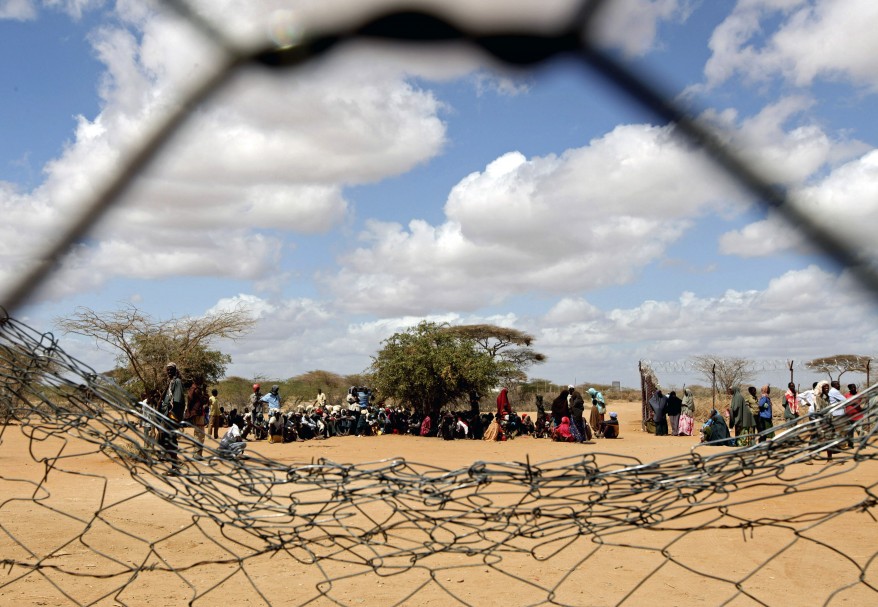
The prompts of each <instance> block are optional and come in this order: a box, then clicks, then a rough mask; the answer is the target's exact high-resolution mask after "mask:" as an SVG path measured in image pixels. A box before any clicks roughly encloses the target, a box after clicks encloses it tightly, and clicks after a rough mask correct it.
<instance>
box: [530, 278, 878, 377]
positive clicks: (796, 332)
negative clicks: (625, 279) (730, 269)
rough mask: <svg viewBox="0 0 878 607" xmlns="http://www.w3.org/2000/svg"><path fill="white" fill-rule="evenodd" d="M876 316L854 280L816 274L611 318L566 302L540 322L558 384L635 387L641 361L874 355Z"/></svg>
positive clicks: (684, 298)
mask: <svg viewBox="0 0 878 607" xmlns="http://www.w3.org/2000/svg"><path fill="white" fill-rule="evenodd" d="M742 286H744V285H742ZM875 316H876V314H875V310H874V306H873V305H872V304H871V302H870V301H869V300H868V298H866V297H864V296H863V295H862V293H861V292H860V291H859V290H858V289H857V287H856V282H855V280H853V279H852V278H851V277H850V276H849V275H847V274H842V275H841V276H837V275H835V274H832V273H829V272H826V271H824V270H821V269H819V268H817V267H816V266H811V267H808V268H806V269H804V270H797V271H790V272H787V273H785V274H783V275H781V276H779V277H777V278H775V279H773V280H771V281H770V282H769V284H768V285H767V287H766V288H765V289H764V290H757V289H746V288H745V289H744V290H741V289H740V288H739V289H729V290H728V291H726V292H725V293H723V294H722V295H720V296H717V297H698V296H696V295H695V294H694V293H689V292H687V293H683V294H681V296H680V297H679V299H677V300H669V301H645V302H643V303H642V304H640V305H638V306H635V307H633V308H617V309H610V310H605V311H600V310H598V309H597V308H595V307H594V306H593V305H592V304H590V303H588V302H587V301H585V300H582V299H572V300H562V301H561V302H559V303H558V304H557V305H556V306H555V308H553V309H552V310H551V311H550V312H549V313H548V314H546V315H545V316H544V317H543V318H541V319H537V320H535V321H534V322H535V323H536V324H537V325H538V329H537V330H536V331H534V332H535V334H536V336H537V339H536V344H537V346H538V347H539V349H540V350H541V351H543V352H545V353H546V354H547V355H548V356H549V363H547V368H548V369H550V370H551V371H552V372H553V373H554V374H552V375H550V376H552V377H562V376H563V375H565V374H566V375H568V376H571V377H572V376H573V375H577V376H578V377H580V378H590V379H591V380H592V381H599V380H602V381H605V382H609V381H610V380H611V379H617V378H620V377H621V378H622V379H625V380H626V381H628V382H629V385H634V384H633V381H632V380H633V379H634V378H636V364H637V361H638V360H650V359H651V360H666V361H682V360H686V359H688V358H689V357H691V356H694V355H698V354H704V353H718V354H720V355H731V356H742V357H744V358H748V359H750V360H754V361H758V360H789V359H795V360H800V361H801V360H809V359H811V358H816V357H818V356H824V355H826V354H827V353H831V352H830V351H832V352H835V351H836V350H838V348H837V346H838V345H839V344H856V350H857V352H862V353H871V352H873V351H875V350H876V348H878V330H876V329H875V328H874V327H875V326H876V325H875ZM842 349H843V348H842ZM670 379H671V380H674V379H677V380H678V381H680V383H683V382H685V381H686V378H670ZM689 381H692V378H689ZM702 381H703V380H702Z"/></svg>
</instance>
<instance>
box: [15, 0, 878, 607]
mask: <svg viewBox="0 0 878 607" xmlns="http://www.w3.org/2000/svg"><path fill="white" fill-rule="evenodd" d="M604 4H606V3H604V2H584V3H583V4H582V8H581V10H580V11H579V12H578V14H577V15H576V16H575V17H574V18H573V19H572V20H571V21H570V22H569V23H568V24H567V25H566V26H565V27H564V28H562V29H561V30H560V31H556V32H549V33H546V32H542V31H541V32H534V31H526V30H519V31H496V30H486V29H483V28H474V27H470V26H469V25H468V24H466V23H458V22H454V21H453V20H450V19H448V18H445V17H443V16H440V15H435V14H429V13H425V12H416V11H406V10H402V11H396V12H388V13H384V14H381V15H376V16H371V17H368V18H366V19H364V20H363V21H361V22H360V23H359V24H356V25H353V26H348V27H344V28H342V29H339V30H338V31H324V32H322V33H310V34H306V35H305V36H304V37H303V38H301V39H300V40H299V41H297V43H296V44H293V45H289V46H284V47H268V48H260V49H255V50H254V49H240V48H236V47H233V46H231V45H224V46H223V51H224V55H225V61H224V62H222V65H221V66H220V68H219V69H218V70H217V72H216V73H214V74H213V75H209V76H208V77H206V78H205V80H204V82H203V84H202V85H201V86H200V87H199V88H198V90H196V91H195V92H193V93H192V95H191V98H190V99H188V100H187V102H186V103H183V104H181V106H180V107H181V108H182V109H180V110H179V111H176V112H173V113H170V114H168V116H167V117H166V119H165V120H164V122H163V123H162V125H161V126H160V127H159V128H158V129H157V130H156V132H154V133H153V134H152V135H151V136H150V138H149V139H148V140H146V141H144V142H143V144H142V146H141V147H140V150H139V152H138V153H137V154H136V155H135V156H134V157H133V158H132V159H131V160H130V161H129V162H128V163H127V164H126V166H125V167H124V168H123V169H122V170H121V171H120V172H119V174H118V175H116V177H115V178H114V179H113V180H112V181H111V182H109V183H107V184H106V187H105V188H104V189H103V191H102V192H101V193H100V194H99V195H97V196H96V197H95V199H94V201H93V204H91V205H90V206H89V209H88V210H87V211H86V212H85V213H84V214H83V215H82V216H81V217H79V218H77V220H76V221H74V222H72V223H71V225H70V226H69V229H68V230H67V231H66V232H65V233H64V234H62V235H61V236H60V237H59V238H58V240H57V241H56V242H55V243H53V245H52V247H51V248H50V250H48V251H47V252H46V254H45V255H44V256H43V257H42V259H44V262H42V263H40V264H37V265H35V266H34V268H33V269H32V271H30V272H29V273H27V274H26V275H24V276H22V278H21V280H20V281H18V283H17V284H16V285H15V286H14V288H13V289H11V291H10V293H8V294H7V295H6V296H4V299H3V303H4V305H5V306H6V308H7V310H8V311H9V313H10V314H11V315H13V316H14V315H15V313H16V311H17V310H18V309H19V308H20V307H21V306H22V305H23V304H24V303H25V302H26V301H27V300H28V298H29V297H30V296H31V295H32V294H33V293H34V292H35V290H36V289H37V288H38V287H39V285H40V284H42V283H43V282H44V281H46V280H48V279H49V278H50V276H51V273H52V271H53V269H54V267H55V264H56V262H57V260H58V259H60V258H61V257H62V256H63V255H64V254H65V253H66V252H67V251H68V249H70V248H71V246H72V245H73V244H74V243H76V242H78V241H79V240H80V239H81V238H82V237H83V236H84V235H85V234H86V233H87V231H88V230H89V229H90V228H91V226H93V225H94V224H95V222H96V221H97V220H98V219H99V218H100V217H101V216H102V215H103V214H104V213H105V212H106V211H107V210H108V209H110V208H111V207H112V206H113V205H115V204H116V202H117V201H118V200H119V199H120V198H121V197H122V196H123V195H124V193H125V191H126V189H127V187H128V186H129V184H130V183H131V181H132V180H133V178H134V177H135V176H136V175H138V174H139V173H140V172H142V171H143V169H144V168H145V167H146V166H147V165H148V164H149V163H150V162H151V161H152V159H154V158H155V157H156V155H158V154H159V153H160V152H161V150H162V147H163V145H164V143H165V142H166V140H167V139H168V138H169V136H170V135H171V134H172V133H173V132H174V131H175V129H177V128H178V127H179V126H180V125H181V124H182V123H183V122H184V121H185V120H186V118H187V117H188V112H189V111H190V108H192V107H195V106H196V104H197V103H198V102H201V101H203V100H204V99H206V98H207V97H209V96H210V95H211V94H213V93H214V92H215V91H216V90H218V89H219V88H220V87H221V85H222V84H223V83H224V82H226V81H228V80H229V78H230V77H231V76H232V75H234V74H235V73H236V71H237V70H238V69H240V68H241V67H242V66H245V65H253V64H259V65H262V66H265V67H268V68H271V69H277V70H288V69H295V68H297V67H300V66H303V65H307V64H309V63H310V62H311V61H312V60H313V59H315V58H318V57H320V56H323V55H325V54H326V53H329V52H332V50H333V49H335V48H337V47H338V46H340V45H343V44H345V43H346V42H348V41H352V40H358V39H364V38H367V39H376V40H393V41H397V42H405V43H412V44H418V43H423V42H427V43H431V42H448V43H461V44H467V45H470V46H472V47H475V48H477V49H479V50H481V51H482V52H485V53H487V54H489V55H490V56H492V57H494V58H495V59H497V60H499V61H502V62H505V63H507V64H510V65H516V66H532V65H538V64H540V63H542V62H544V61H546V60H548V59H551V58H555V57H558V56H561V55H566V56H568V57H573V58H574V59H577V60H579V61H581V62H582V64H583V66H584V67H586V68H588V69H591V70H593V71H595V72H596V73H598V74H600V75H602V76H604V77H605V78H606V80H607V82H608V84H609V85H611V86H615V87H617V88H619V89H620V90H622V91H624V92H625V93H627V94H628V95H629V96H630V97H631V98H632V99H633V100H635V101H637V102H638V103H640V104H641V105H642V106H644V107H645V108H647V109H649V110H650V111H652V112H653V113H654V114H655V115H656V116H657V117H658V118H659V119H661V120H662V121H664V122H668V123H672V124H675V125H676V126H677V132H678V133H679V134H680V135H681V136H683V137H687V138H688V139H689V140H690V141H692V142H694V143H696V144H697V145H699V146H701V147H702V149H703V150H704V152H705V154H707V155H709V156H710V157H711V158H713V160H714V161H716V162H717V163H718V164H719V165H720V166H721V167H723V168H724V169H725V170H726V171H727V172H728V173H729V174H730V175H731V176H732V177H733V178H734V179H735V180H736V181H737V182H738V183H739V184H741V185H742V186H743V187H745V188H746V189H748V190H749V191H750V192H751V193H752V194H753V195H754V197H755V198H756V199H757V200H759V201H760V202H761V203H762V204H764V205H766V207H769V208H771V209H773V210H776V211H777V212H778V213H779V214H781V215H783V216H785V217H787V218H788V219H789V220H790V221H791V222H792V223H793V224H794V225H795V226H796V227H797V229H799V230H800V231H802V232H803V233H804V235H805V236H806V237H807V238H808V240H809V242H811V243H812V244H814V245H815V246H817V247H819V248H820V249H822V250H823V252H824V253H825V254H826V255H828V256H830V257H832V258H833V259H835V260H837V261H838V262H839V263H841V264H842V265H844V266H845V267H847V268H850V269H851V270H852V271H853V272H854V273H855V274H856V275H857V276H858V277H859V279H860V281H861V283H862V284H863V286H864V287H865V288H867V289H871V290H872V291H873V292H875V293H878V279H876V275H875V272H874V269H873V268H871V267H870V266H869V265H868V264H867V263H864V262H863V261H862V259H861V258H860V256H859V254H858V252H857V251H855V250H853V249H852V247H851V246H850V245H849V244H848V243H846V242H843V241H841V240H840V239H837V238H835V237H834V236H833V235H832V234H831V233H829V232H826V231H824V230H820V229H818V228H817V227H816V226H815V225H814V223H813V222H812V221H811V220H810V219H809V218H808V217H807V216H803V215H801V214H800V213H799V212H798V211H797V210H796V207H795V206H794V205H792V204H790V200H789V198H788V195H787V193H786V192H784V191H782V190H781V189H779V188H776V187H774V186H772V185H771V184H770V182H769V181H767V180H766V179H764V178H763V177H761V176H760V174H759V172H758V171H756V170H754V169H753V168H752V167H750V166H748V165H747V164H746V163H745V162H743V161H742V160H741V159H740V157H739V156H738V155H737V154H736V153H735V152H734V151H732V150H730V149H728V148H727V147H726V146H725V145H723V143H722V142H721V140H720V138H719V137H717V136H715V135H714V134H713V133H712V132H711V131H709V130H708V129H707V128H706V127H704V126H703V125H701V124H700V123H699V122H697V121H696V120H695V119H694V115H695V114H694V113H692V112H690V111H686V110H684V109H683V108H681V107H679V106H677V105H676V104H675V103H674V102H673V101H671V99H670V97H669V96H668V95H667V94H665V92H664V91H663V90H662V87H661V86H660V85H659V84H657V81H658V80H659V79H658V78H657V77H655V76H654V75H644V74H638V73H637V72H636V70H635V69H634V68H632V67H630V66H626V65H624V64H622V63H620V62H619V61H617V60H616V59H615V58H614V56H612V55H610V54H608V53H605V52H602V51H601V50H600V49H599V48H597V47H596V46H595V45H594V44H592V37H591V35H590V28H591V27H592V23H593V19H594V15H595V14H596V13H597V12H599V11H600V10H601V8H602V6H603V5H604ZM168 5H169V6H172V7H174V8H175V9H177V10H178V11H179V12H181V13H182V14H184V15H186V16H187V17H188V18H190V19H191V20H192V21H193V23H195V24H197V25H198V26H199V27H201V28H202V29H204V30H205V31H207V32H208V33H210V34H211V38H212V39H213V40H216V41H222V40H223V37H222V36H221V35H214V34H217V32H216V30H215V28H214V27H213V26H212V25H211V24H209V23H207V22H205V21H204V20H203V19H201V18H200V17H197V16H196V15H195V13H194V12H192V11H189V10H188V9H187V7H186V5H185V4H183V3H179V2H168ZM217 43H218V44H222V43H221V42H217ZM0 371H2V374H3V380H4V381H3V387H2V393H0V398H2V400H0V411H2V414H3V415H5V416H6V420H7V423H6V424H5V425H3V426H2V427H0V441H2V442H0V463H2V467H0V487H2V491H0V557H2V561H0V562H2V565H3V571H4V576H3V577H2V578H0V597H2V601H3V602H4V603H7V602H8V603H9V604H61V603H64V602H68V603H70V604H76V605H91V604H107V605H109V604H126V605H139V604H147V603H150V604H180V603H184V602H187V601H188V602H190V603H192V604H205V605H206V604H212V603H215V602H218V601H222V602H226V603H239V604H290V605H310V604H314V605H330V604H332V605H357V604H381V605H403V604H408V605H423V604H439V603H440V602H441V603H442V604H447V603H448V602H449V601H450V602H451V603H457V604H464V605H481V604H493V603H494V602H498V601H499V600H503V601H504V602H511V603H514V604H521V605H550V604H551V605H559V604H560V605H583V604H630V605H638V604H644V603H651V604H656V605H661V604H678V603H682V602H696V601H699V602H703V603H707V604H729V605H732V604H734V605H747V604H759V605H770V604H840V603H847V604H856V605H865V604H872V603H875V602H876V600H878V564H876V557H878V550H876V545H878V544H876V542H875V541H874V540H875V536H876V534H875V531H874V530H875V524H876V523H875V520H874V513H875V509H876V494H875V490H876V483H878V474H876V471H878V468H876V464H875V461H874V460H875V454H876V450H875V446H876V443H875V435H874V429H875V423H874V422H875V417H876V410H878V409H876V406H878V405H876V398H875V397H876V394H878V392H876V390H874V389H873V390H869V391H866V392H864V393H863V394H861V395H860V396H859V397H858V399H857V401H856V402H857V403H858V404H859V405H860V408H859V409H858V410H857V411H858V412H857V413H856V414H849V413H847V412H844V411H843V412H842V413H843V414H842V415H835V414H834V411H831V410H825V411H822V412H820V414H818V415H815V416H813V417H812V418H808V419H804V420H801V421H799V422H796V423H790V424H789V425H787V426H782V427H778V428H775V429H774V432H775V433H776V434H775V437H774V438H773V439H771V440H767V441H764V442H761V443H758V444H755V445H753V446H751V447H748V448H744V449H730V448H721V447H713V446H704V447H700V448H698V449H696V450H694V451H693V452H692V453H691V454H688V455H684V456H677V457H671V458H667V459H659V460H658V461H653V462H642V461H639V460H637V459H634V458H630V457H625V456H621V455H617V454H607V453H596V452H588V453H585V454H580V455H576V456H572V457H569V458H564V459H559V460H553V461H545V462H513V463H501V462H476V463H473V464H472V465H470V466H467V467H463V468H459V469H443V468H440V467H436V466H433V465H429V464H423V463H413V462H408V461H404V460H402V459H393V460H388V461H380V462H374V463H371V464H359V465H356V466H353V465H342V464H337V463H333V462H331V461H328V460H324V459H321V460H317V461H314V462H313V463H311V464H308V465H289V464H283V463H280V462H277V461H273V460H271V459H267V458H262V457H258V456H255V457H248V458H246V459H239V458H235V457H232V456H231V454H230V453H229V452H228V451H225V450H220V449H219V448H212V447H210V446H207V445H205V446H204V450H205V453H206V455H207V458H206V459H205V460H198V459H195V458H194V457H192V456H191V455H190V454H191V453H192V452H191V451H190V450H189V448H190V447H192V446H194V445H193V438H192V437H191V436H188V435H186V434H185V433H183V432H182V431H181V430H180V428H179V427H178V426H177V425H176V424H175V423H174V422H172V421H171V420H169V419H167V418H164V417H162V416H160V415H159V416H151V415H148V412H144V411H143V409H142V408H141V407H140V406H139V405H138V404H137V403H136V402H135V400H134V399H132V398H131V396H130V395H128V394H126V393H125V392H124V391H123V390H121V389H120V388H119V387H117V386H116V385H114V384H113V383H112V382H110V381H108V380H106V379H104V378H102V377H101V376H100V375H98V374H96V373H95V372H94V371H93V370H91V369H89V368H87V367H86V366H85V365H83V364H81V363H79V362H78V361H76V360H73V359H72V358H70V357H69V356H67V355H66V354H65V352H64V351H63V350H62V349H61V348H59V347H58V344H57V342H56V340H55V339H54V338H53V337H52V336H51V335H49V334H44V333H41V332H40V331H38V330H34V329H32V328H30V327H28V326H26V325H24V324H22V323H20V322H18V321H16V320H15V319H14V318H10V317H7V316H4V317H3V318H2V322H0ZM162 436H172V437H175V438H176V442H177V444H178V445H179V452H177V451H176V450H174V451H173V453H170V452H169V450H168V449H167V448H166V447H165V446H164V445H166V444H167V443H164V442H161V441H160V437H162ZM170 455H173V457H170ZM829 455H833V458H832V459H831V461H829V460H828V456H829ZM818 458H823V459H819V460H818ZM95 460H98V461H99V462H100V463H98V464H97V466H96V465H95V464H94V462H95ZM815 460H818V461H819V465H813V464H814V462H815ZM86 462H88V465H87V466H86V465H85V463H86ZM809 464H811V465H809ZM101 466H104V468H101ZM120 471H121V474H120ZM62 479H63V480H65V481H67V482H64V483H62V482H59V481H60V480H62ZM71 479H73V480H75V482H69V481H71ZM71 486H73V487H75V489H74V490H71V489H70V487H71ZM62 487H63V489H62ZM803 569H804V570H805V571H806V572H811V573H813V575H811V574H808V573H805V574H804V575H803V574H802V570H803ZM793 572H798V573H799V574H798V575H795V576H793V575H792V573H793ZM488 579H492V580H498V579H499V580H500V582H499V583H497V582H496V581H495V582H494V583H487V582H486V580H488ZM790 579H795V580H797V581H796V583H790V582H789V580H790Z"/></svg>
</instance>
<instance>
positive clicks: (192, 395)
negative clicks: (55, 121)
mask: <svg viewBox="0 0 878 607" xmlns="http://www.w3.org/2000/svg"><path fill="white" fill-rule="evenodd" d="M188 396H189V402H188V404H187V405H186V412H185V416H184V417H185V419H186V422H187V423H189V424H191V425H192V427H193V428H194V429H195V459H201V456H202V450H203V449H204V439H205V433H204V415H205V413H206V412H207V411H206V410H207V389H206V388H205V387H204V379H203V378H201V377H196V378H195V380H194V381H193V382H192V385H191V386H190V387H189V395H188Z"/></svg>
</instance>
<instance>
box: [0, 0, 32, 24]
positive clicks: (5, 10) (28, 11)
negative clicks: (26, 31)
mask: <svg viewBox="0 0 878 607" xmlns="http://www.w3.org/2000/svg"><path fill="white" fill-rule="evenodd" d="M36 17H37V7H36V5H35V4H34V2H33V0H0V19H9V20H11V21H31V20H33V19H36Z"/></svg>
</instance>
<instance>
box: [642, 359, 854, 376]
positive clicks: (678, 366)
mask: <svg viewBox="0 0 878 607" xmlns="http://www.w3.org/2000/svg"><path fill="white" fill-rule="evenodd" d="M859 358H861V359H863V358H866V357H859ZM810 362H811V361H810V360H785V359H759V360H748V361H746V365H745V366H744V367H743V368H742V370H743V371H745V372H748V373H763V372H764V373H771V372H779V371H812V372H813V371H815V369H814V368H813V367H812V366H810V365H809V363H810ZM820 362H821V366H824V367H827V368H841V369H848V370H849V371H854V370H855V369H854V368H852V366H851V361H850V359H849V358H833V357H832V356H827V357H823V358H821V359H820ZM641 363H642V364H644V365H648V366H649V367H650V368H652V369H653V370H654V371H658V372H660V373H671V374H674V373H676V374H687V373H688V374H691V373H701V370H702V368H703V365H702V364H700V363H699V362H698V361H695V360H692V359H680V360H648V359H644V360H642V361H641ZM859 366H860V367H864V366H865V363H864V362H863V361H861V364H860V365H859ZM856 370H857V371H859V370H860V369H856Z"/></svg>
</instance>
